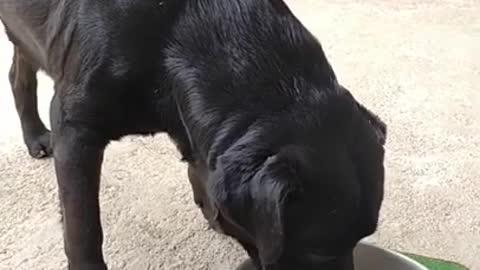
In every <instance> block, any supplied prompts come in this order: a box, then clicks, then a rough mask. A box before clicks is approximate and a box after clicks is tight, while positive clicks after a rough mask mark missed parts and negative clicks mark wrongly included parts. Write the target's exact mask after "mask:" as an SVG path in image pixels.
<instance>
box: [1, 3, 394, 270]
mask: <svg viewBox="0 0 480 270" xmlns="http://www.w3.org/2000/svg"><path fill="white" fill-rule="evenodd" d="M0 18H1V20H2V21H3V23H4V24H5V27H6V30H7V34H8V36H9V38H10V40H11V41H12V42H13V43H14V45H15V56H14V63H13V65H12V70H11V72H10V79H11V82H12V90H13V93H14V95H15V102H16V107H17V110H18V113H19V116H20V119H21V122H22V129H23V133H24V138H25V142H26V145H27V147H28V149H29V152H30V154H31V155H32V156H34V157H43V156H46V155H49V154H50V153H52V152H53V155H54V158H55V168H56V174H57V181H58V186H59V194H60V200H61V204H62V211H63V214H64V217H65V218H64V229H65V251H66V254H67V257H68V262H69V269H70V270H84V269H93V270H99V269H106V265H105V263H104V260H103V253H102V242H103V236H102V228H101V225H100V209H99V203H98V186H99V183H100V170H101V164H102V160H103V151H104V148H105V147H106V145H107V144H108V142H109V141H111V140H117V139H120V138H121V137H123V136H125V135H129V134H154V133H157V132H166V133H168V134H169V136H170V137H171V138H172V139H173V141H174V142H175V143H176V144H177V146H178V148H179V151H180V152H181V153H182V155H183V159H184V160H185V161H187V162H188V163H189V178H190V181H191V183H192V186H193V190H194V195H195V202H196V203H197V204H198V205H199V206H200V207H201V208H202V211H203V213H204V215H205V217H206V218H207V219H208V220H209V222H210V223H211V224H212V225H213V227H214V228H216V229H218V230H219V231H221V232H223V233H225V234H228V235H230V236H232V237H234V238H235V239H237V240H238V241H239V242H240V243H241V244H242V246H243V247H244V248H245V249H246V251H247V252H248V254H249V255H250V256H251V258H252V260H253V263H254V264H255V265H256V267H257V268H258V269H262V270H264V269H279V270H285V269H295V270H297V269H298V270H309V269H312V270H313V269H329V270H330V269H331V270H336V269H339V270H340V269H342V270H347V269H353V265H352V249H353V247H354V246H355V245H356V243H357V242H358V240H359V239H361V238H362V237H364V236H366V235H369V234H371V233H373V232H374V231H375V229H376V225H377V220H378V213H379V210H380V206H381V202H382V198H383V178H384V172H383V153H384V150H383V144H384V143H385V136H386V126H385V124H384V123H383V122H381V120H380V119H379V118H378V117H377V116H375V115H374V114H372V113H371V112H370V111H369V110H367V109H366V108H364V107H363V106H362V105H360V104H359V103H358V102H357V101H355V99H354V98H353V96H352V95H351V94H350V93H349V92H348V90H346V89H345V88H343V87H342V86H341V85H340V84H339V83H338V82H337V79H336V77H335V74H334V72H333V70H332V68H331V66H330V64H329V63H328V61H327V59H326V57H325V55H324V53H323V51H322V48H321V46H320V44H319V42H318V41H317V40H316V39H315V38H314V37H313V35H312V34H311V33H310V32H309V31H308V30H307V29H306V28H305V27H304V26H303V25H302V24H301V23H300V22H299V21H298V20H297V19H296V18H295V16H294V15H293V14H292V13H291V12H290V10H289V9H288V7H287V6H286V5H285V3H283V1H282V0H165V1H159V0H144V1H134V0H110V1H98V0H75V1H73V0H30V1H18V0H17V1H14V0H7V1H1V2H0ZM39 69H42V70H44V71H46V73H47V74H49V75H50V76H51V77H52V78H53V80H54V81H55V95H54V98H53V100H52V104H51V119H50V121H51V124H52V134H51V137H50V135H49V131H48V130H47V129H46V128H45V126H44V125H43V123H42V122H41V120H40V119H39V117H38V112H37V108H36V106H37V104H36V78H35V74H36V72H37V70H39ZM49 138H50V141H51V142H49Z"/></svg>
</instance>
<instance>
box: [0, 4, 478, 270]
mask: <svg viewBox="0 0 480 270" xmlns="http://www.w3.org/2000/svg"><path fill="white" fill-rule="evenodd" d="M289 4H290V5H291V7H292V8H293V9H294V11H295V12H296V14H297V15H298V16H299V17H300V18H301V20H302V21H303V22H304V23H305V24H306V25H307V26H308V27H309V28H310V29H311V30H312V31H313V32H314V33H315V34H316V35H317V36H318V37H319V38H320V40H321V41H322V43H323V46H324V49H325V50H326V53H327V54H328V56H329V58H330V59H331V62H332V64H333V66H334V68H335V70H336V72H337V74H338V76H339V78H340V80H341V82H342V83H343V84H345V85H346V86H347V87H349V88H350V89H351V90H352V92H353V93H354V94H355V95H356V96H357V98H358V99H360V100H361V101H362V102H364V103H365V104H366V105H367V106H369V107H370V108H372V109H373V110H374V111H375V112H378V113H379V114H380V115H381V116H382V117H383V118H384V120H385V121H386V122H387V123H388V124H389V132H390V133H389V140H388V145H387V160H386V167H387V184H386V192H387V193H386V198H385V204H384V207H383V210H382V218H381V226H380V229H379V231H378V233H376V234H375V235H374V236H373V237H372V238H371V241H374V242H376V243H378V244H379V245H382V246H385V247H389V248H394V249H399V250H403V251H409V252H416V253H422V254H426V255H431V256H437V257H442V258H445V259H452V260H456V261H459V262H462V263H464V264H466V265H468V266H471V267H472V269H480V202H479V201H480V184H479V182H478V180H479V178H480V151H479V150H480V93H479V91H480V89H479V86H480V16H479V14H480V2H479V1H477V0H471V1H468V0H436V1H432V0H430V1H419V0H397V1H388V0H365V1H361V0H356V1H355V0H350V1H347V0H343V1H340V0H335V1H333V0H328V1H327V0H290V1H289ZM0 57H1V60H2V61H0V74H2V75H1V76H0V85H1V88H2V90H3V91H0V119H1V124H0V129H1V130H0V155H1V158H0V178H1V179H0V181H1V183H0V219H1V221H0V269H1V270H6V269H15V270H20V269H29V270H31V269H41V270H53V269H55V270H58V269H64V267H65V264H66V262H65V257H64V253H63V250H62V232H61V227H60V223H59V214H58V208H57V197H56V196H57V195H56V186H55V180H54V173H53V167H52V161H51V160H43V161H35V160H32V159H30V158H29V157H28V156H27V152H26V150H25V148H24V146H23V143H22V140H21V137H20V128H19V123H18V120H17V116H16V113H15V110H14V106H13V100H12V97H11V94H10V89H9V85H8V83H7V71H8V67H9V64H10V58H11V46H10V45H9V43H8V42H7V40H6V38H5V37H4V36H3V35H2V36H1V37H0ZM51 88H52V84H51V81H50V80H48V79H47V78H46V77H44V76H43V75H42V76H41V84H40V109H41V114H42V116H43V118H44V119H45V120H47V119H48V118H47V111H48V102H49V99H50V96H51V94H52V91H51ZM177 160H178V155H177V154H176V152H175V150H174V148H173V146H172V144H171V143H170V142H168V140H167V139H166V138H165V137H164V136H156V137H154V138H138V137H128V138H125V139H124V140H122V141H121V142H117V143H113V144H112V145H111V146H110V147H109V148H108V151H107V154H106V160H105V164H104V170H103V184H102V193H101V202H102V209H103V216H102V218H103V223H104V228H105V239H106V242H105V254H106V259H107V261H108V263H109V265H110V266H111V268H112V269H134V270H137V269H180V270H187V269H192V270H193V269H195V270H200V269H212V270H225V269H231V268H232V266H234V265H236V264H237V263H238V262H239V261H240V260H242V259H243V257H244V256H245V255H244V253H243V252H242V251H241V250H239V248H238V246H237V245H236V244H235V243H233V242H232V241H231V240H229V239H226V238H224V237H222V236H219V235H216V234H214V233H213V232H211V231H207V230H206V224H205V222H204V221H203V219H202V217H201V215H200V212H199V211H198V210H197V209H196V208H195V206H194V204H193V202H192V200H191V192H190V188H189V184H188V181H187V179H186V173H185V166H184V165H183V164H181V163H179V162H178V161H177Z"/></svg>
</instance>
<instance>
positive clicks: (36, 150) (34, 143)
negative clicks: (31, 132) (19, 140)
mask: <svg viewBox="0 0 480 270" xmlns="http://www.w3.org/2000/svg"><path fill="white" fill-rule="evenodd" d="M25 143H26V145H27V148H28V153H29V154H30V156H31V157H33V158H35V159H41V158H46V157H50V156H52V153H53V151H52V146H51V145H50V132H49V131H46V132H44V133H42V134H41V135H39V136H34V137H30V138H28V139H26V140H25Z"/></svg>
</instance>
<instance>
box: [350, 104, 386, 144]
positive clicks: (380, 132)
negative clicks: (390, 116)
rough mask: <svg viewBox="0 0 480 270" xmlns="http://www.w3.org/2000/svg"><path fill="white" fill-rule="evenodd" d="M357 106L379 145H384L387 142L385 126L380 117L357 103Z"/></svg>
mask: <svg viewBox="0 0 480 270" xmlns="http://www.w3.org/2000/svg"><path fill="white" fill-rule="evenodd" d="M357 106H358V109H359V111H360V113H361V114H362V115H363V117H365V118H366V119H367V121H368V122H369V123H370V125H371V126H372V127H373V128H374V130H375V135H376V136H377V139H378V142H379V143H380V144H381V145H385V142H386V140H387V125H386V124H385V123H384V122H383V121H382V120H381V119H380V117H378V116H377V115H375V114H374V113H372V112H371V111H369V110H368V109H367V108H365V106H363V105H362V104H360V103H359V102H357Z"/></svg>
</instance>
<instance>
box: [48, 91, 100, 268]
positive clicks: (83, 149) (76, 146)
mask: <svg viewBox="0 0 480 270" xmlns="http://www.w3.org/2000/svg"><path fill="white" fill-rule="evenodd" d="M59 108H60V102H59V100H58V99H57V98H54V100H53V102H52V106H51V120H52V132H53V133H52V134H53V138H54V144H53V153H54V160H55V171H56V175H57V182H58V190H59V197H60V204H61V208H62V214H63V225H64V245H65V252H66V255H67V258H68V269H69V270H106V269H107V267H106V265H105V262H104V259H103V254H102V242H103V233H102V227H101V223H100V208H99V199H98V195H99V184H100V171H101V165H102V161H103V153H104V149H105V146H106V144H107V142H106V141H105V140H102V139H100V137H99V135H98V134H96V133H95V132H94V131H93V130H91V129H89V128H86V127H82V126H79V125H70V124H66V123H65V122H64V121H63V117H62V115H61V110H59Z"/></svg>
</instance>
